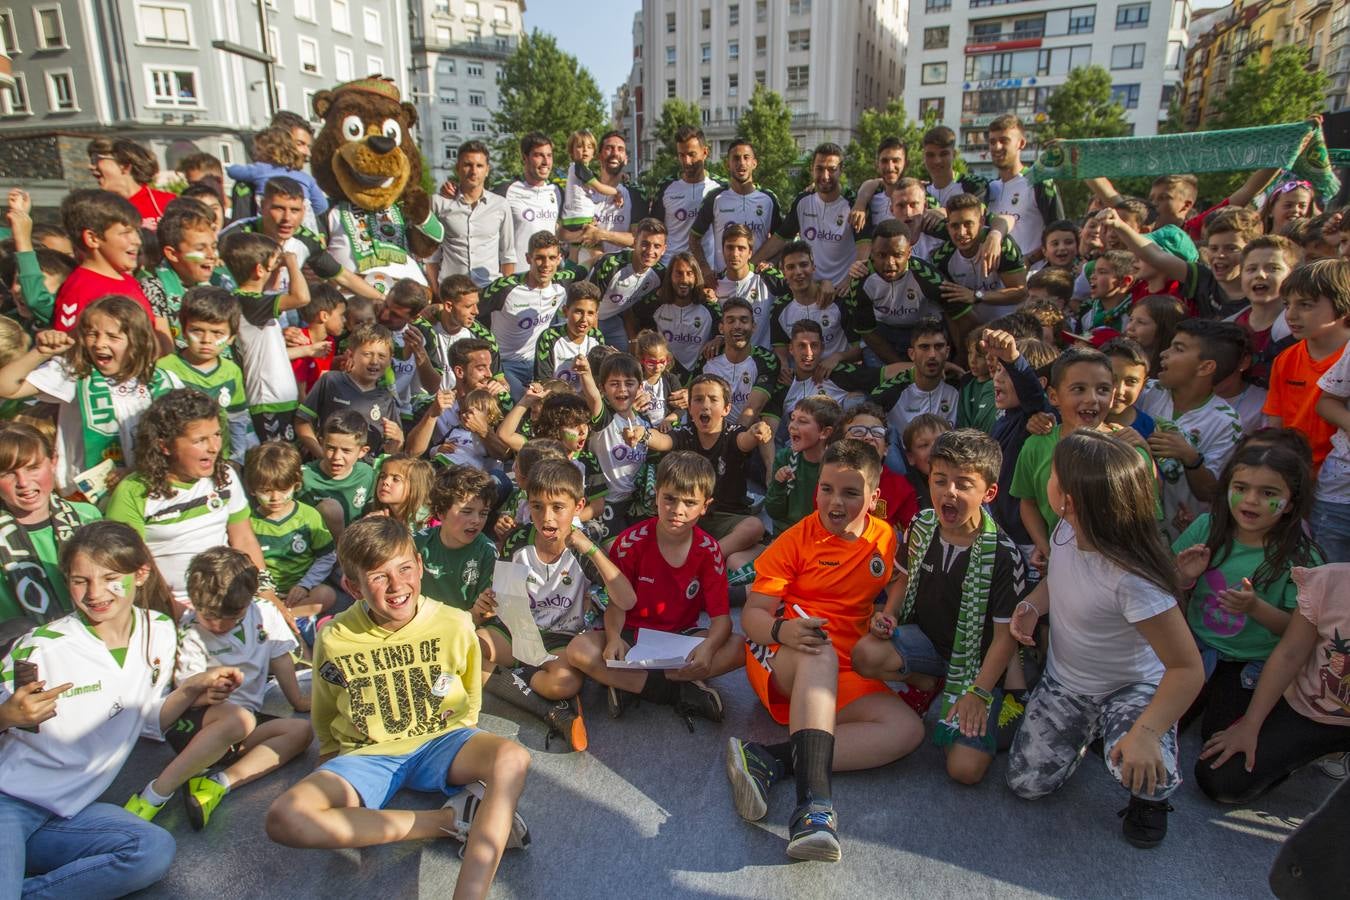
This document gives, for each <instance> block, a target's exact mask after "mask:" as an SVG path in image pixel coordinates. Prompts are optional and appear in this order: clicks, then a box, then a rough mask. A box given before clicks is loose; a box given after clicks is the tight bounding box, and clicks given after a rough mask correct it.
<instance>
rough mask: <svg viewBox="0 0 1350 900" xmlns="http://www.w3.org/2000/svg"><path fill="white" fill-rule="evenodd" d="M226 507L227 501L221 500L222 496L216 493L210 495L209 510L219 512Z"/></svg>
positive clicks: (208, 499)
mask: <svg viewBox="0 0 1350 900" xmlns="http://www.w3.org/2000/svg"><path fill="white" fill-rule="evenodd" d="M224 505H225V501H224V500H222V499H220V494H217V493H216V492H215V491H212V492H211V493H210V494H208V495H207V497H206V506H207V508H208V509H211V510H217V509H220V508H221V507H222V506H224Z"/></svg>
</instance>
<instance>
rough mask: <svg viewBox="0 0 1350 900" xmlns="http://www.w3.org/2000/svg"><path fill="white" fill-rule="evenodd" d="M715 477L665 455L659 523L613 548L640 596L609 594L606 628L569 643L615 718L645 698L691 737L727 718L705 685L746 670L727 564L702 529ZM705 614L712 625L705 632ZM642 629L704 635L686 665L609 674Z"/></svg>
mask: <svg viewBox="0 0 1350 900" xmlns="http://www.w3.org/2000/svg"><path fill="white" fill-rule="evenodd" d="M715 481H716V475H715V474H714V473H713V467H712V463H710V462H708V461H707V460H706V459H704V458H703V457H702V456H699V455H698V454H697V453H694V452H692V451H688V450H678V451H675V452H673V453H668V454H666V456H665V458H663V459H662V460H661V465H660V466H658V467H657V470H656V517H655V518H653V519H647V520H646V521H643V522H639V523H638V524H636V525H634V526H632V527H631V528H629V529H628V530H626V531H624V532H623V533H621V534H620V535H619V537H618V538H617V539H616V540H615V541H614V544H613V546H611V547H610V551H609V552H610V556H611V557H612V558H613V560H614V563H615V565H617V566H618V568H619V571H620V572H622V573H623V574H624V575H625V576H627V578H628V581H629V583H630V584H632V586H633V589H634V591H635V592H636V593H635V594H629V595H627V596H622V595H611V596H610V603H609V606H608V608H606V610H605V621H604V630H603V631H600V630H593V631H587V632H584V633H583V634H580V635H578V636H577V637H576V639H575V640H573V641H572V643H571V644H569V645H568V648H567V659H568V662H570V663H571V664H572V665H573V666H576V667H577V668H578V669H581V670H582V671H583V672H585V673H586V674H587V675H589V676H591V677H592V678H594V679H595V680H596V681H598V682H600V683H601V684H603V685H605V686H606V687H608V688H609V714H610V716H611V717H613V718H616V719H617V718H619V717H620V716H621V715H623V712H624V710H625V709H626V708H627V707H628V706H629V705H631V704H632V703H633V702H634V701H635V700H637V699H639V698H641V699H644V700H650V701H651V702H653V703H659V704H662V705H665V706H673V707H675V711H676V712H677V713H679V714H680V715H681V716H683V717H684V719H685V722H686V723H687V724H688V725H689V730H690V731H692V730H693V728H694V725H693V718H692V717H693V716H700V717H702V718H705V719H708V720H710V721H713V722H720V721H722V696H721V695H720V694H719V693H718V692H717V690H716V689H714V688H712V687H709V686H708V685H706V684H704V682H703V679H707V678H715V677H717V676H718V675H722V674H725V673H726V672H730V671H732V670H733V669H738V668H740V667H741V666H743V665H745V654H744V651H743V647H744V644H745V639H744V638H743V637H741V636H740V635H739V634H736V633H734V632H733V631H732V630H731V614H730V603H729V602H728V599H727V567H726V561H725V560H724V559H723V557H722V550H721V548H720V547H718V545H717V541H715V540H714V539H713V537H712V535H710V534H708V533H707V532H706V531H704V530H703V529H702V528H699V527H698V525H697V524H696V523H697V522H698V518H699V516H701V515H703V513H704V512H705V511H706V510H707V508H708V504H709V503H710V502H711V501H712V496H713V485H714V483H715ZM703 612H707V614H708V616H709V618H710V619H711V621H710V623H709V627H707V628H700V627H699V621H698V620H699V615H700V613H703ZM638 628H646V629H652V630H655V631H666V632H673V633H675V634H685V635H697V636H698V637H701V638H703V641H702V643H700V644H699V645H698V646H697V647H696V648H694V650H693V651H692V652H690V654H689V657H688V662H687V663H686V664H685V666H684V667H683V668H681V669H674V670H671V671H662V670H660V669H651V670H631V669H628V670H625V669H614V668H610V667H609V665H608V664H607V661H608V660H611V659H613V660H620V659H624V658H625V657H626V656H627V654H628V649H629V648H630V647H632V646H633V644H634V643H635V637H636V631H637V629H638Z"/></svg>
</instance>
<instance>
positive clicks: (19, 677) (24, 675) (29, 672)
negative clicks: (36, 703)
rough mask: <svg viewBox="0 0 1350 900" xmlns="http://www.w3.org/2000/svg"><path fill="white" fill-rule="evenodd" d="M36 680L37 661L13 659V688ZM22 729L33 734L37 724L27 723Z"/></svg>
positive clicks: (36, 729)
mask: <svg viewBox="0 0 1350 900" xmlns="http://www.w3.org/2000/svg"><path fill="white" fill-rule="evenodd" d="M37 680H38V667H37V663H35V662H30V661H29V660H26V659H19V660H15V661H14V687H15V689H18V688H21V687H23V686H24V685H26V684H32V683H34V682H35V681H37ZM23 730H24V731H29V732H32V733H33V734H37V731H38V726H37V725H28V726H25V727H24V728H23Z"/></svg>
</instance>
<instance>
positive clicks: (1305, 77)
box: [1199, 45, 1328, 201]
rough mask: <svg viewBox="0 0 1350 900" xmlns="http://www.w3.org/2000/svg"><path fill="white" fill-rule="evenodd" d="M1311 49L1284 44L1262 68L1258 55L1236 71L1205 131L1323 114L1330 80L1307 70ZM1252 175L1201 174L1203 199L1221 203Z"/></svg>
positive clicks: (1317, 72) (1272, 122) (1321, 74)
mask: <svg viewBox="0 0 1350 900" xmlns="http://www.w3.org/2000/svg"><path fill="white" fill-rule="evenodd" d="M1308 53H1309V51H1308V49H1307V48H1305V47H1300V46H1293V45H1290V46H1284V47H1280V48H1278V49H1276V50H1275V51H1274V52H1273V53H1272V54H1271V55H1270V62H1269V63H1268V64H1266V65H1264V66H1263V65H1261V60H1260V58H1259V56H1258V55H1257V54H1255V53H1254V54H1252V55H1251V56H1249V57H1247V60H1246V62H1244V63H1243V64H1242V66H1240V67H1239V68H1238V69H1237V70H1236V71H1235V72H1234V73H1233V77H1232V80H1231V81H1230V82H1229V84H1228V90H1227V92H1226V93H1224V95H1223V97H1222V98H1221V99H1220V100H1219V102H1218V103H1217V104H1215V114H1214V118H1212V119H1210V120H1209V121H1208V122H1206V123H1205V125H1204V130H1205V131H1217V130H1219V129H1224V128H1248V127H1251V126H1255V125H1273V124H1278V123H1280V122H1297V121H1299V120H1300V119H1306V118H1307V117H1308V116H1312V115H1316V114H1317V113H1320V112H1321V111H1322V109H1323V107H1324V105H1325V103H1326V97H1325V94H1326V90H1327V86H1328V84H1327V76H1326V73H1324V72H1322V71H1320V70H1312V71H1309V69H1308V61H1309V56H1308ZM1249 174H1250V173H1249V172H1206V173H1204V174H1202V175H1200V176H1199V179H1200V196H1201V197H1202V198H1204V199H1208V200H1212V201H1218V200H1221V199H1223V198H1224V197H1227V196H1228V195H1229V194H1231V193H1232V192H1233V191H1235V190H1237V188H1238V186H1239V185H1241V184H1242V182H1243V180H1244V179H1245V178H1246V177H1247V176H1248V175H1249Z"/></svg>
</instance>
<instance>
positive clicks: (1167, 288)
mask: <svg viewBox="0 0 1350 900" xmlns="http://www.w3.org/2000/svg"><path fill="white" fill-rule="evenodd" d="M1182 293H1183V291H1182V289H1181V282H1180V281H1172V280H1171V279H1170V278H1169V279H1168V280H1167V283H1166V284H1164V285H1163V288H1162V290H1160V291H1152V290H1149V287H1148V282H1147V281H1144V280H1142V279H1141V280H1139V281H1136V282H1135V283H1134V284H1133V285H1131V286H1130V300H1131V301H1132V302H1133V303H1138V302H1139V301H1140V300H1143V299H1144V298H1145V297H1152V296H1153V295H1154V294H1171V295H1172V296H1173V297H1176V298H1177V299H1178V300H1180V301H1181V302H1182V305H1184V306H1185V307H1186V309H1187V311H1188V312H1189V314H1190V315H1195V301H1194V300H1188V299H1186V298H1185V297H1183V296H1182Z"/></svg>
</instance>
